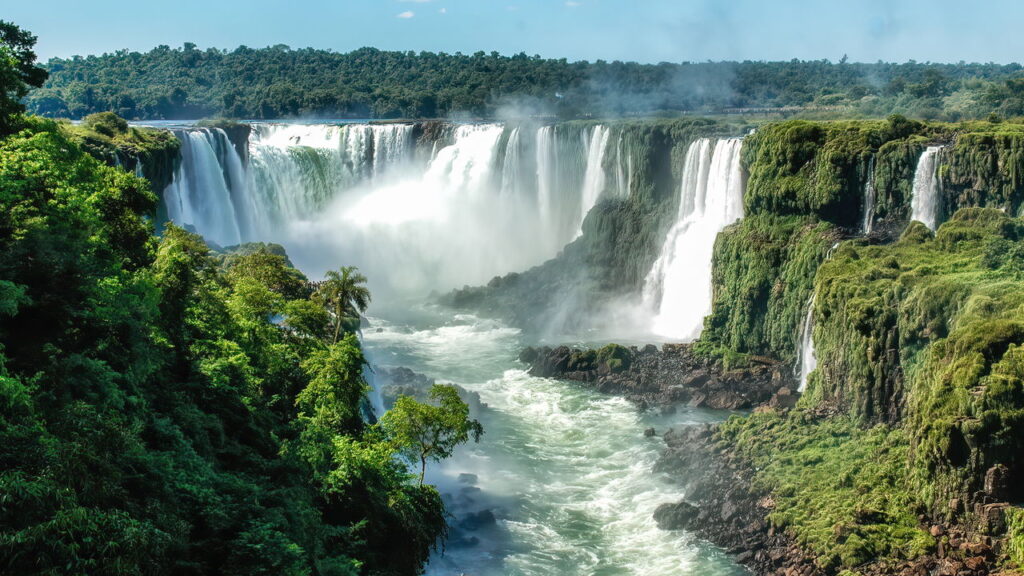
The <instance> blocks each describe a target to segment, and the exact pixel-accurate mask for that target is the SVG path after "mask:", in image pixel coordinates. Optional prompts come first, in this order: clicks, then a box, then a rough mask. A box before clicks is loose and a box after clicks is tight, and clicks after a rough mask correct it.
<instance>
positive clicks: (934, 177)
mask: <svg viewBox="0 0 1024 576" xmlns="http://www.w3.org/2000/svg"><path fill="white" fill-rule="evenodd" d="M942 148H943V146H929V147H928V148H927V149H925V151H924V152H922V153H921V158H920V159H919V160H918V161H917V169H916V170H915V171H914V191H913V196H912V197H911V200H910V209H911V212H910V219H911V220H912V221H913V220H916V221H918V222H921V223H922V224H924V225H925V226H927V227H928V228H929V229H930V230H933V231H934V230H935V228H937V227H938V225H939V203H940V202H941V196H942V182H941V178H940V177H939V159H940V158H941V156H942V154H941V152H942Z"/></svg>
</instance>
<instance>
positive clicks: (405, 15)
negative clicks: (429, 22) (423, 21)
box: [395, 10, 416, 18]
mask: <svg viewBox="0 0 1024 576" xmlns="http://www.w3.org/2000/svg"><path fill="white" fill-rule="evenodd" d="M415 15H416V13H415V12H413V11H412V10H406V11H405V12H400V13H399V14H398V15H397V16H395V18H412V17H413V16H415Z"/></svg>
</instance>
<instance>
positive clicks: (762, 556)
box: [520, 344, 1005, 576]
mask: <svg viewBox="0 0 1024 576" xmlns="http://www.w3.org/2000/svg"><path fill="white" fill-rule="evenodd" d="M520 360H521V361H523V362H525V363H526V364H528V365H529V366H530V368H529V370H530V373H531V374H533V375H535V376H542V377H550V378H558V379H564V380H570V381H574V382H579V383H581V384H583V385H585V386H588V387H592V388H595V389H597V390H599V391H601V392H603V393H607V394H614V395H620V396H623V397H625V398H628V399H630V400H632V401H634V402H636V403H638V404H639V405H640V406H641V407H643V408H659V409H669V408H670V407H671V406H673V405H676V404H679V403H686V404H690V405H693V406H700V407H707V408H716V409H729V410H744V409H753V410H776V411H788V410H790V409H792V408H793V407H794V406H795V405H796V401H797V399H798V397H799V395H798V394H796V393H794V392H792V391H791V390H792V388H791V386H793V383H792V380H791V377H790V376H789V371H788V370H786V369H785V367H784V366H782V365H779V364H777V363H773V362H771V361H770V360H767V359H764V360H761V361H758V360H755V361H754V362H751V363H750V365H749V366H748V367H745V368H743V369H738V370H724V369H723V368H722V367H721V366H718V365H715V364H712V363H710V362H707V361H704V360H703V359H702V358H700V357H698V356H697V355H696V354H694V352H693V350H692V348H691V347H690V346H688V345H665V346H663V347H662V348H661V349H658V348H656V347H654V346H646V347H643V348H637V347H624V346H618V345H614V344H613V345H609V346H606V347H604V348H601V349H575V348H569V347H566V346H560V347H555V348H548V347H541V348H527V349H525V350H523V352H522V353H521V355H520ZM827 416H828V414H824V413H822V414H818V415H817V417H827ZM810 417H816V416H815V415H810ZM715 430H716V427H715V425H699V426H690V427H686V428H683V429H679V430H667V431H664V432H663V433H661V436H662V438H663V440H664V442H665V450H664V453H663V454H662V456H661V458H660V460H659V461H658V464H657V465H656V467H655V472H658V473H664V474H667V475H669V476H670V477H674V478H678V479H680V482H684V489H685V493H686V495H687V497H686V500H685V501H681V502H676V503H667V504H663V505H662V506H660V507H659V508H658V509H657V510H656V511H655V513H654V518H655V521H656V522H657V523H658V526H659V527H660V528H662V529H665V530H687V531H690V532H692V533H694V534H696V535H698V536H700V537H701V538H704V539H706V540H708V541H710V542H712V543H714V544H716V545H718V546H720V547H722V548H723V549H725V550H726V551H727V552H729V553H730V554H732V555H733V556H734V557H735V559H736V560H737V561H738V562H739V563H741V564H744V565H746V566H748V567H749V568H750V569H751V570H753V571H754V572H755V573H757V574H765V575H768V574H771V575H777V576H819V575H821V576H825V575H830V574H833V573H834V572H835V570H834V569H829V568H827V567H822V566H821V565H820V564H819V563H818V561H817V559H816V557H815V555H813V554H810V553H808V551H806V550H805V549H804V548H802V547H801V546H800V545H799V543H798V542H796V541H795V540H794V539H793V538H792V537H791V536H790V535H789V534H788V533H787V532H785V531H784V530H777V529H776V528H775V527H774V526H773V525H772V523H771V521H770V519H769V515H770V514H771V512H772V511H773V509H774V506H775V503H774V501H773V499H772V497H771V495H770V494H768V493H766V492H763V491H759V490H758V489H756V488H755V487H754V483H753V481H752V480H753V471H752V470H751V469H750V467H749V466H748V465H746V463H745V462H744V461H743V459H742V458H740V457H739V456H738V455H737V454H736V453H735V451H734V449H733V447H731V446H729V445H728V444H726V443H724V442H722V441H720V440H719V439H718V438H717V436H716V433H715ZM659 432H661V431H655V430H647V431H646V432H645V434H647V435H655V434H657V433H659ZM990 475H991V476H992V479H991V481H986V485H987V486H988V487H989V489H990V490H991V494H983V495H981V496H980V498H979V503H978V505H977V506H973V507H972V509H971V510H970V511H969V512H970V514H969V516H970V517H971V518H973V520H972V521H971V522H970V523H967V522H961V523H953V524H947V523H937V522H931V521H930V520H929V519H928V518H927V517H925V516H921V517H920V522H921V527H922V528H924V529H925V530H926V531H927V532H928V533H929V534H931V536H932V537H933V538H935V546H934V553H930V554H926V555H923V556H920V557H918V558H916V559H914V560H908V561H903V562H900V563H897V564H891V563H890V564H882V563H879V562H869V563H867V564H865V565H863V566H861V567H860V568H859V569H858V572H860V574H862V575H865V576H882V575H893V574H898V575H901V576H979V575H981V574H989V573H993V572H995V571H996V567H997V566H998V564H999V559H1000V557H1001V556H1002V555H1003V554H1004V553H1005V551H1004V550H1003V549H1002V547H1003V544H1004V543H1003V541H1002V540H1000V539H999V538H993V537H990V536H986V535H985V533H993V532H994V533H998V532H999V531H1000V523H1001V522H1004V520H1003V518H1002V514H1001V511H1002V510H1003V508H1002V507H1005V503H1001V502H999V496H1000V494H999V491H1000V478H1001V476H1000V474H999V471H998V470H993V472H992V474H990ZM684 479H685V480H684ZM975 508H976V509H975ZM979 523H980V524H984V526H981V525H980V524H979Z"/></svg>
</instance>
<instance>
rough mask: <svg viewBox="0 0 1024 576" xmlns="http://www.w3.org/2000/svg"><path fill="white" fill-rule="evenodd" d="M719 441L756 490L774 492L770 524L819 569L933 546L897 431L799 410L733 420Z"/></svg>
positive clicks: (903, 442) (849, 565)
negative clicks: (921, 522)
mask: <svg viewBox="0 0 1024 576" xmlns="http://www.w3.org/2000/svg"><path fill="white" fill-rule="evenodd" d="M719 435H720V437H721V438H722V439H723V440H724V441H726V442H727V443H729V444H730V445H731V446H733V447H734V449H735V450H736V454H737V455H738V456H739V457H740V458H742V459H743V460H745V461H747V462H748V463H749V464H750V465H751V467H752V468H753V469H754V470H756V472H755V476H754V487H755V489H758V490H764V491H767V492H769V493H771V496H772V500H773V501H774V506H773V508H772V510H771V512H770V514H769V516H768V519H769V521H770V522H771V523H772V525H773V526H775V527H776V529H785V530H787V531H788V532H789V533H790V534H791V535H792V536H793V537H794V538H795V539H796V540H797V541H798V542H799V543H800V544H801V545H802V546H803V547H804V548H805V549H806V550H808V551H809V552H811V553H813V554H816V555H817V557H818V563H819V565H821V566H822V567H823V568H829V569H836V568H839V567H846V568H853V567H856V566H859V565H861V564H864V563H865V562H868V561H871V560H882V561H884V560H887V559H892V560H898V559H904V558H914V557H916V556H919V555H921V554H923V553H925V552H928V551H930V550H931V547H932V546H933V545H934V542H933V540H932V538H931V537H930V536H929V535H928V533H927V532H925V531H924V530H923V529H922V528H920V527H919V526H918V522H917V516H916V514H915V512H914V510H915V507H914V505H913V501H912V498H911V493H910V490H909V489H908V480H909V479H908V475H907V472H908V470H907V458H908V451H909V444H908V442H907V439H906V436H905V434H904V433H903V432H902V431H901V430H898V429H891V428H888V427H886V426H877V427H874V428H871V429H863V428H860V427H859V426H858V425H857V423H856V422H855V421H854V420H853V419H850V418H845V417H838V418H831V419H825V420H815V419H813V418H811V417H810V416H807V415H805V414H803V413H801V412H796V413H793V414H791V415H789V416H780V415H777V414H773V413H760V414H753V415H751V416H749V417H738V416H737V417H733V418H731V419H730V420H728V421H727V422H725V423H724V424H722V426H721V427H720V429H719Z"/></svg>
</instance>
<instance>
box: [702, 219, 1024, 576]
mask: <svg viewBox="0 0 1024 576" xmlns="http://www.w3.org/2000/svg"><path fill="white" fill-rule="evenodd" d="M1022 239H1024V221H1022V220H1020V219H1015V218H1012V217H1010V216H1008V215H1006V214H1005V213H1003V212H1001V211H999V210H995V209H985V208H965V209H962V210H960V211H958V212H957V213H956V214H955V215H954V216H953V218H951V219H950V220H949V221H948V222H946V223H945V224H943V225H942V226H941V227H940V228H939V230H938V232H937V233H936V234H934V235H933V234H932V233H931V232H930V231H929V230H928V229H927V228H925V227H924V226H923V225H921V224H919V223H913V224H912V225H911V226H910V227H909V228H908V229H907V231H906V232H905V233H904V234H903V236H902V238H901V239H900V240H899V241H898V242H896V243H893V244H887V245H869V244H867V243H865V242H864V241H863V240H855V241H851V242H844V243H843V244H842V245H841V246H840V247H839V248H838V249H837V250H836V251H835V254H834V255H833V257H832V259H830V260H828V261H826V262H824V263H823V264H822V265H821V267H820V269H819V270H818V271H817V277H816V279H815V289H814V294H815V297H816V305H815V308H814V320H815V327H814V339H815V345H816V353H817V357H818V362H819V367H818V370H817V371H816V372H815V373H814V374H813V375H812V378H811V381H810V382H809V384H808V390H807V394H805V395H804V397H803V398H802V399H801V404H800V406H801V408H802V409H803V410H807V411H808V412H804V411H796V412H793V413H790V414H788V415H785V416H780V415H768V414H758V415H754V416H752V417H749V418H745V419H743V418H735V419H733V420H731V421H730V422H728V423H727V424H726V425H724V426H723V427H722V428H721V430H720V434H721V438H722V439H723V440H725V441H726V442H728V443H730V444H731V445H733V446H734V447H735V448H736V450H737V453H738V454H739V456H740V457H741V458H743V459H745V460H747V461H749V462H750V463H751V464H752V465H753V467H754V469H755V470H757V472H756V476H755V479H756V485H757V487H758V488H761V489H765V490H767V491H769V492H770V493H771V494H772V497H773V498H774V499H775V502H776V508H775V509H774V511H773V512H772V514H771V519H772V521H773V522H774V523H775V524H776V525H778V526H780V527H785V528H786V529H787V530H789V531H790V532H791V533H792V534H793V535H794V536H795V537H796V538H797V540H798V541H800V542H801V543H802V544H804V545H806V546H807V547H808V548H809V549H810V550H812V551H814V552H815V553H816V554H818V555H819V557H820V558H819V562H821V563H822V564H823V565H824V566H830V567H836V566H843V567H855V566H857V565H859V564H861V563H863V562H865V561H867V560H869V559H875V558H881V559H900V558H908V557H913V556H914V555H915V554H919V553H921V552H923V551H924V550H925V544H926V542H927V541H928V539H927V538H924V537H923V532H922V531H921V530H919V529H918V522H917V515H918V513H919V512H922V511H928V512H929V515H930V516H931V517H932V518H934V519H936V520H937V521H952V520H955V521H958V522H962V523H964V524H965V525H967V526H971V525H975V524H976V523H981V522H983V519H981V518H977V517H975V516H974V509H973V508H972V506H971V503H972V502H974V501H975V500H974V494H976V493H977V492H978V491H979V490H981V489H982V481H983V478H984V475H985V473H986V471H987V470H989V469H990V468H992V467H993V466H996V465H1003V466H1005V467H1006V468H1007V469H1008V470H1010V474H1011V476H1013V477H1016V475H1017V474H1020V471H1021V470H1022V469H1024V461H1022V460H1021V455H1022V454H1024V440H1022V439H1024V355H1022V350H1024V251H1022V250H1021V248H1020V245H1021V241H1022ZM761 308H762V309H763V308H764V307H763V305H762V306H761ZM822 408H824V409H828V410H830V411H838V414H839V415H838V416H834V417H832V418H825V419H815V418H814V417H812V416H810V411H813V410H818V409H822ZM869 488H870V490H869ZM1013 490H1014V491H1015V492H1016V497H1019V496H1020V494H1019V487H1018V488H1016V489H1013ZM1011 497H1014V496H1013V495H1011ZM951 502H959V503H960V504H958V505H956V506H953V505H951ZM964 503H967V505H966V506H965V505H964ZM1008 524H1009V547H1010V552H1009V553H1010V556H1011V558H1012V559H1014V560H1015V561H1018V562H1019V560H1020V552H1019V547H1020V541H1021V535H1020V534H1021V529H1020V510H1019V509H1018V508H1010V512H1009V513H1008Z"/></svg>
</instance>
